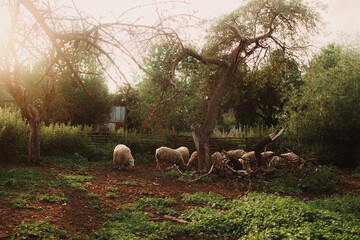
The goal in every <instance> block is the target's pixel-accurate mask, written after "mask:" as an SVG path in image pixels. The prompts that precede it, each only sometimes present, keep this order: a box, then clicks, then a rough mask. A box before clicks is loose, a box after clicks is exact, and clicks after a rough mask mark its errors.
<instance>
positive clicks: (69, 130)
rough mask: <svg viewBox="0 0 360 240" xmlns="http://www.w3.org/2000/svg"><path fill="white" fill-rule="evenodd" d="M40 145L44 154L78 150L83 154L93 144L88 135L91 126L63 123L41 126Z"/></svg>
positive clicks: (62, 153) (71, 152) (70, 152)
mask: <svg viewBox="0 0 360 240" xmlns="http://www.w3.org/2000/svg"><path fill="white" fill-rule="evenodd" d="M40 131H41V139H40V146H41V151H42V154H43V155H48V156H49V155H60V156H61V155H64V154H65V155H70V154H74V153H76V152H78V153H80V154H81V155H83V153H86V151H87V150H88V149H89V146H90V145H91V137H90V136H89V135H88V133H89V131H91V129H90V128H88V127H85V128H84V129H83V127H82V126H70V125H65V124H63V123H61V124H59V123H55V124H50V125H49V126H44V125H43V126H42V127H41V130H40Z"/></svg>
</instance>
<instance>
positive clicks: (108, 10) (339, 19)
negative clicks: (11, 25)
mask: <svg viewBox="0 0 360 240" xmlns="http://www.w3.org/2000/svg"><path fill="white" fill-rule="evenodd" d="M157 1H158V2H159V3H160V2H161V0H157ZM306 1H310V0H306ZM319 1H320V2H322V3H325V4H327V5H328V9H327V11H326V12H324V13H323V20H324V21H325V23H327V24H326V26H325V28H324V35H322V36H320V37H318V38H317V40H318V41H319V43H318V46H320V45H325V44H326V43H328V42H331V41H335V40H338V39H339V36H341V35H343V34H346V35H348V38H350V39H351V40H356V39H357V40H359V38H360V13H359V11H360V0H319ZM99 2H101V5H100V4H99ZM149 2H153V1H152V0H132V1H129V0H100V1H99V0H75V3H76V4H77V5H78V6H79V8H83V9H87V11H89V12H91V13H93V14H94V15H102V16H109V15H110V14H114V15H117V14H118V13H122V12H123V11H124V10H125V9H128V8H131V7H133V6H136V5H142V4H144V3H149ZM173 2H178V4H177V7H178V8H179V9H176V10H177V11H181V9H180V8H181V7H182V4H181V3H180V2H184V1H181V0H180V1H173ZM187 2H188V3H189V5H188V6H187V7H188V9H191V10H194V11H197V13H196V14H197V16H199V17H200V18H204V19H213V18H216V17H219V16H221V15H222V14H225V13H229V12H231V11H232V10H234V9H236V8H238V7H239V6H240V5H241V2H242V0H205V1H204V0H187ZM169 5H170V4H169ZM141 13H142V14H143V15H147V16H154V12H153V9H146V8H144V10H142V12H141Z"/></svg>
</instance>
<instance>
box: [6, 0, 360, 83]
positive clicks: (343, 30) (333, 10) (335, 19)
mask: <svg viewBox="0 0 360 240" xmlns="http://www.w3.org/2000/svg"><path fill="white" fill-rule="evenodd" d="M54 1H55V2H56V3H60V4H63V3H64V4H66V3H67V4H69V3H70V4H71V2H72V0H54ZM73 1H74V2H75V4H76V5H77V7H78V8H79V9H81V10H83V11H85V12H88V13H90V14H91V15H93V16H95V18H97V19H101V21H102V22H107V21H113V19H114V16H119V15H120V14H122V13H124V12H125V11H126V10H127V9H130V8H133V7H134V6H140V5H144V4H148V3H153V2H154V0H73ZM156 1H157V3H158V7H159V8H163V10H165V11H166V12H167V13H168V14H171V13H172V12H181V13H184V12H185V13H189V14H191V13H193V12H196V13H195V14H196V16H198V17H199V18H201V19H214V18H217V17H219V16H221V15H223V14H226V13H229V12H231V11H232V10H234V9H236V8H238V7H239V6H240V5H241V3H242V2H243V1H242V0H186V3H184V2H185V1H184V0H156ZM305 1H311V0H305ZM319 1H320V2H322V3H325V4H327V5H328V9H327V11H326V12H323V15H322V17H323V20H324V22H325V23H326V25H325V27H324V29H323V34H322V35H320V36H314V37H313V42H314V45H315V48H314V52H316V51H317V50H318V49H319V48H320V47H323V46H325V45H326V44H327V43H329V42H333V41H336V42H339V43H349V42H355V41H356V42H357V46H360V13H359V11H360V0H319ZM164 2H167V3H164ZM169 2H171V3H169ZM174 6H176V7H174ZM139 16H141V17H142V18H143V19H142V20H143V21H144V22H145V23H147V21H152V20H153V19H154V18H156V17H157V16H156V12H155V11H154V7H153V6H151V7H150V6H149V7H142V8H135V9H133V10H132V11H129V12H127V13H126V15H124V18H125V19H127V20H128V19H133V20H135V19H137V18H138V17H139ZM130 21H131V20H130ZM4 23H5V22H4V18H3V17H2V16H1V13H0V38H2V37H3V36H2V35H3V34H4V31H2V29H3V25H4ZM196 34H198V32H197V30H196V29H192V30H190V32H189V33H188V36H189V37H190V38H195V37H193V35H196ZM344 36H345V37H344ZM195 39H196V38H195ZM344 41H345V42H344ZM346 41H347V42H346ZM129 75H130V74H129ZM128 79H131V77H128ZM110 88H114V86H110Z"/></svg>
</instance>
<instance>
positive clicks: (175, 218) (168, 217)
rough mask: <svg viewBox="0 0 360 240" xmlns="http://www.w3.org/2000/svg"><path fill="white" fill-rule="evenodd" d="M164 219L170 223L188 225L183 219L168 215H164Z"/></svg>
mask: <svg viewBox="0 0 360 240" xmlns="http://www.w3.org/2000/svg"><path fill="white" fill-rule="evenodd" d="M164 218H166V219H169V220H171V221H175V222H179V223H188V221H186V220H184V219H180V218H177V217H173V216H169V215H164Z"/></svg>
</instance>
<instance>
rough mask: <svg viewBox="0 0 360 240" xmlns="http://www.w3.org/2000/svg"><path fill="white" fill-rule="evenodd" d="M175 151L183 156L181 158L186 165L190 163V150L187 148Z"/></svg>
mask: <svg viewBox="0 0 360 240" xmlns="http://www.w3.org/2000/svg"><path fill="white" fill-rule="evenodd" d="M175 150H176V151H178V152H179V153H180V154H181V157H182V158H183V161H184V163H185V165H186V164H187V163H188V162H189V158H190V153H189V149H188V148H187V147H179V148H177V149H175Z"/></svg>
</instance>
